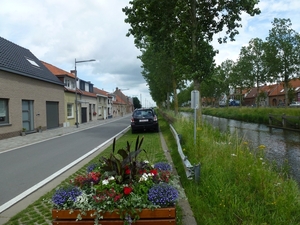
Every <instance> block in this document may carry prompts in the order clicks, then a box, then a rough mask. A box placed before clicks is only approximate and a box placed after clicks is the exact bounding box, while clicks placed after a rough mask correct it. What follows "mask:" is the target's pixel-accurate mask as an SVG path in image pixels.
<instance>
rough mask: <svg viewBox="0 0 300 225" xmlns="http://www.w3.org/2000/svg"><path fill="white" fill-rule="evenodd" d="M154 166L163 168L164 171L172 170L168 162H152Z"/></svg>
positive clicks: (159, 168)
mask: <svg viewBox="0 0 300 225" xmlns="http://www.w3.org/2000/svg"><path fill="white" fill-rule="evenodd" d="M154 168H155V169H158V170H164V171H166V170H167V171H172V167H171V165H170V164H169V163H166V162H158V163H155V164H154Z"/></svg>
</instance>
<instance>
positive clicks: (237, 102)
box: [229, 100, 241, 106]
mask: <svg viewBox="0 0 300 225" xmlns="http://www.w3.org/2000/svg"><path fill="white" fill-rule="evenodd" d="M240 104H241V103H240V101H238V100H232V101H230V102H229V106H239V105H240Z"/></svg>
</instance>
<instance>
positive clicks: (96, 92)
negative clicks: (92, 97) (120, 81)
mask: <svg viewBox="0 0 300 225" xmlns="http://www.w3.org/2000/svg"><path fill="white" fill-rule="evenodd" d="M94 93H95V94H99V95H105V96H108V94H109V93H108V92H107V91H104V90H100V89H99V88H96V87H94Z"/></svg>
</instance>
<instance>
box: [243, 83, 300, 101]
mask: <svg viewBox="0 0 300 225" xmlns="http://www.w3.org/2000/svg"><path fill="white" fill-rule="evenodd" d="M289 85H290V87H289V89H291V90H292V92H291V96H290V98H291V100H293V101H300V79H292V80H291V81H290V82H289ZM257 98H258V104H259V106H271V107H277V106H284V105H286V104H287V103H289V102H290V101H286V99H285V90H284V85H283V82H281V83H277V84H271V85H263V86H261V87H259V89H258V88H256V87H254V88H252V89H250V90H249V91H248V92H247V93H246V94H245V95H244V97H243V105H245V106H253V105H256V99H257Z"/></svg>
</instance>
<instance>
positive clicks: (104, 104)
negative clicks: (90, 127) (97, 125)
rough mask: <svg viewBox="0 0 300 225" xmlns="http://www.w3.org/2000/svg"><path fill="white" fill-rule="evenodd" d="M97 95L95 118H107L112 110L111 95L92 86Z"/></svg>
mask: <svg viewBox="0 0 300 225" xmlns="http://www.w3.org/2000/svg"><path fill="white" fill-rule="evenodd" d="M94 93H95V94H96V96H97V118H98V119H99V120H105V119H108V118H109V117H110V115H111V112H112V104H111V103H112V96H111V95H109V93H108V92H106V91H104V90H100V89H98V88H96V87H94Z"/></svg>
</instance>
